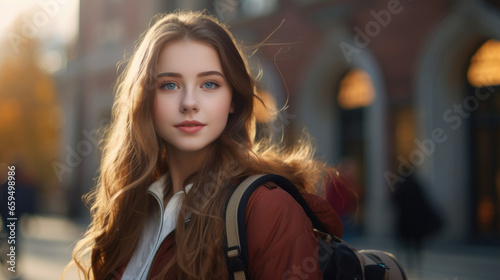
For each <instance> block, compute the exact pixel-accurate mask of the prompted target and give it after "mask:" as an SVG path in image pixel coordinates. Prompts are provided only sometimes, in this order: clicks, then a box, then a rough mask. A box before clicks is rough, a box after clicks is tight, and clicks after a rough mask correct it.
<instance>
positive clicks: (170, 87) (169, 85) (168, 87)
mask: <svg viewBox="0 0 500 280" xmlns="http://www.w3.org/2000/svg"><path fill="white" fill-rule="evenodd" d="M161 88H163V89H166V90H174V89H176V88H177V85H176V84H175V83H172V82H168V83H164V84H163V85H162V86H161Z"/></svg>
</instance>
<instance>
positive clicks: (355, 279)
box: [225, 174, 407, 280]
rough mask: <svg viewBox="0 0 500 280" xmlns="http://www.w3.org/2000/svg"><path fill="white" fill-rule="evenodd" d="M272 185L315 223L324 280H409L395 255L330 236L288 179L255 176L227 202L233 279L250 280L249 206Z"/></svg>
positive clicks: (227, 232)
mask: <svg viewBox="0 0 500 280" xmlns="http://www.w3.org/2000/svg"><path fill="white" fill-rule="evenodd" d="M268 182H274V183H275V184H277V185H278V186H280V187H281V188H282V189H283V190H285V191H286V192H288V193H289V194H290V195H291V196H292V197H293V198H294V199H295V200H296V201H297V202H298V203H299V204H300V205H301V206H302V208H303V209H304V211H305V213H306V214H307V216H308V217H309V219H310V220H311V223H312V225H313V229H314V231H315V232H316V236H318V237H317V239H318V244H319V253H318V261H319V265H320V268H321V272H322V274H323V279H325V280H330V279H332V280H333V279H335V280H347V279H349V280H362V279H366V280H379V279H380V280H399V279H403V280H406V279H407V277H406V273H405V271H404V269H403V267H402V266H401V264H400V263H399V261H398V260H397V259H396V258H395V257H394V256H393V255H392V254H390V253H387V252H383V251H379V250H361V251H357V250H356V249H354V248H353V247H352V246H350V245H349V244H347V243H346V242H345V241H343V240H341V239H340V238H337V237H335V236H333V235H331V234H328V233H327V231H326V229H325V227H324V226H323V224H322V223H321V221H320V220H319V219H318V218H317V217H316V215H315V214H314V212H313V211H312V210H311V208H310V207H309V206H308V205H307V203H306V201H305V200H304V198H303V197H302V196H301V194H300V192H299V191H298V189H297V188H296V187H295V186H294V185H293V184H292V183H291V182H290V181H289V180H288V179H286V178H285V177H283V176H280V175H274V174H265V175H253V176H250V177H248V178H246V179H245V180H244V181H243V182H241V183H240V184H239V185H238V186H237V188H236V189H235V190H234V192H233V194H232V195H231V196H230V198H229V200H228V202H227V207H226V215H225V219H226V221H225V222H226V242H227V244H226V245H227V246H226V253H227V260H228V268H229V271H230V275H231V277H232V279H235V280H244V279H247V266H248V247H247V242H246V231H245V225H244V224H245V210H246V205H247V202H248V199H249V198H250V195H251V194H252V193H253V191H254V190H255V189H257V187H259V186H260V185H262V184H264V183H268ZM233 277H234V278H233Z"/></svg>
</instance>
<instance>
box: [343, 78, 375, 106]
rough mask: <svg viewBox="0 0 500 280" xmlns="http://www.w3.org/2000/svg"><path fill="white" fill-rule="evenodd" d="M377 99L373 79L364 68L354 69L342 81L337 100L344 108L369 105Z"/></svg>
mask: <svg viewBox="0 0 500 280" xmlns="http://www.w3.org/2000/svg"><path fill="white" fill-rule="evenodd" d="M374 100H375V89H374V88H373V83H372V79H371V78H370V76H369V75H368V73H366V72H365V71H363V70H360V69H354V70H351V71H349V73H347V75H345V77H344V79H342V81H341V82H340V89H339V94H338V96H337V101H338V103H339V106H340V107H341V108H342V109H344V110H351V109H356V108H361V107H366V106H369V105H370V104H372V103H373V101H374Z"/></svg>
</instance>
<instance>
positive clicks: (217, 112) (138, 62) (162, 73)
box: [73, 12, 342, 279]
mask: <svg viewBox="0 0 500 280" xmlns="http://www.w3.org/2000/svg"><path fill="white" fill-rule="evenodd" d="M255 83H256V82H255V80H254V78H253V77H252V76H251V73H250V71H249V67H248V65H247V61H246V59H245V57H244V54H243V53H242V51H241V49H240V48H239V47H238V46H237V44H236V43H235V40H234V39H233V37H232V35H231V33H230V32H229V31H228V30H227V28H226V27H224V26H223V25H222V24H220V23H218V22H217V21H216V20H215V19H214V18H212V17H210V16H207V15H204V14H202V13H194V12H183V13H175V14H168V15H164V16H161V17H159V18H158V19H157V21H156V23H155V24H154V25H153V26H152V27H151V28H150V29H149V30H148V31H147V32H146V33H145V35H144V37H143V38H142V40H141V42H140V44H139V45H138V46H137V49H136V51H135V53H134V55H133V56H132V58H131V60H130V61H129V63H128V65H127V67H126V69H125V70H124V72H123V73H122V75H121V76H120V78H119V84H118V87H117V89H116V99H115V104H114V106H113V118H112V124H111V127H110V129H109V131H108V134H107V137H106V141H105V146H104V149H103V157H102V161H101V168H100V176H99V181H98V184H97V187H96V188H95V190H94V191H93V192H92V193H91V195H90V199H91V203H92V208H91V214H92V224H91V226H90V227H89V229H88V231H87V233H86V235H85V238H84V239H83V240H81V241H80V242H78V244H77V246H76V248H75V251H74V255H73V258H74V262H75V263H76V265H77V267H78V269H79V270H80V272H81V273H83V274H84V278H85V279H229V275H230V274H229V271H228V267H227V260H226V255H225V251H224V233H225V228H224V219H223V215H224V213H223V211H224V208H225V204H226V201H227V199H228V197H229V195H230V193H231V191H232V189H233V188H234V187H235V186H236V185H237V184H238V183H239V182H240V181H241V180H242V179H244V178H245V177H246V176H249V175H252V174H260V173H276V174H281V175H284V176H286V177H287V178H289V179H290V180H291V181H292V182H293V183H294V184H295V185H296V186H297V187H298V188H299V189H300V190H301V191H302V192H303V194H304V197H305V198H306V201H307V202H308V204H310V206H311V207H312V208H313V210H314V211H315V212H316V213H317V214H318V216H319V218H320V219H321V220H322V221H323V223H324V224H325V225H326V226H327V228H328V229H329V230H330V232H331V233H333V234H336V235H338V236H340V235H341V233H342V225H341V223H340V221H339V219H338V217H337V215H336V214H335V212H334V211H333V209H332V208H331V207H330V206H329V205H328V203H327V202H326V201H325V200H323V199H321V198H319V197H317V196H314V195H312V194H309V193H308V192H310V191H313V190H314V187H315V185H316V183H317V180H318V178H321V176H322V175H323V174H324V172H327V171H329V170H328V168H327V167H326V166H325V164H323V163H321V162H318V161H316V160H314V159H313V158H312V153H313V149H312V148H311V145H310V144H309V143H308V142H307V141H301V142H300V144H299V145H298V146H297V147H295V148H294V149H291V150H287V151H285V150H284V149H282V148H279V147H276V146H274V145H271V144H270V141H260V142H258V143H257V142H255V141H254V135H255V131H254V130H255V128H254V122H253V118H254V116H253V108H254V102H260V101H259V98H258V97H257V95H256V90H255V88H256V85H255ZM246 210H247V211H246V216H245V226H246V233H247V242H248V247H249V263H248V273H249V278H250V279H321V271H320V268H319V266H318V263H317V258H318V256H317V250H315V249H316V248H317V246H318V244H317V241H316V238H315V235H314V233H313V230H312V227H311V224H310V222H309V220H308V218H307V216H306V215H305V214H304V212H303V210H302V208H301V207H300V206H299V205H298V204H297V203H296V202H295V201H294V199H293V198H291V197H290V196H289V195H288V194H287V193H286V192H285V191H283V190H282V189H280V188H277V187H276V186H274V185H272V184H266V185H263V186H261V187H259V188H258V189H257V190H256V191H255V192H254V193H253V194H252V196H251V198H250V200H249V202H248V204H247V208H246ZM294 277H296V278H294Z"/></svg>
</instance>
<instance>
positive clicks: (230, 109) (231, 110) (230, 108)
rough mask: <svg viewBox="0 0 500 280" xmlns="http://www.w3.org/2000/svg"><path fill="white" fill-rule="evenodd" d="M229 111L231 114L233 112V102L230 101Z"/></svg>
mask: <svg viewBox="0 0 500 280" xmlns="http://www.w3.org/2000/svg"><path fill="white" fill-rule="evenodd" d="M229 113H230V114H232V113H234V103H233V102H231V107H229Z"/></svg>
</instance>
